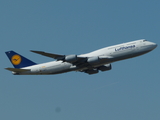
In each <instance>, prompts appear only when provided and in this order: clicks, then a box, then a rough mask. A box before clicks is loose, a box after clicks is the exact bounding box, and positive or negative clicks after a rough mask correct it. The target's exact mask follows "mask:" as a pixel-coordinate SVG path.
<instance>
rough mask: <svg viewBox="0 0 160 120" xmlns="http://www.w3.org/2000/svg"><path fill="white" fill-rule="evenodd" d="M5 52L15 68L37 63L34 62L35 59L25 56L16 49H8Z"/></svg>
mask: <svg viewBox="0 0 160 120" xmlns="http://www.w3.org/2000/svg"><path fill="white" fill-rule="evenodd" d="M5 53H6V55H7V56H8V58H9V60H10V61H11V63H12V65H13V66H14V67H15V68H23V67H28V66H32V65H36V63H34V62H33V61H31V60H29V59H27V58H25V57H23V56H22V55H20V54H18V53H16V52H14V51H8V52H5Z"/></svg>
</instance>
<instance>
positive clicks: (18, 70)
mask: <svg viewBox="0 0 160 120" xmlns="http://www.w3.org/2000/svg"><path fill="white" fill-rule="evenodd" d="M5 69H6V70H9V71H13V72H25V71H30V69H19V68H5Z"/></svg>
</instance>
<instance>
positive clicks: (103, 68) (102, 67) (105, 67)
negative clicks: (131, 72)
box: [98, 64, 112, 71]
mask: <svg viewBox="0 0 160 120" xmlns="http://www.w3.org/2000/svg"><path fill="white" fill-rule="evenodd" d="M111 69H112V66H111V64H106V65H103V66H100V67H98V70H101V71H107V70H111Z"/></svg>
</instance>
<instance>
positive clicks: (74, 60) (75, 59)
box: [31, 50, 111, 66]
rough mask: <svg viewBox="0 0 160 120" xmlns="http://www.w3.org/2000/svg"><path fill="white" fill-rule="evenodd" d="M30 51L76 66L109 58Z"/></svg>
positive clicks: (108, 57)
mask: <svg viewBox="0 0 160 120" xmlns="http://www.w3.org/2000/svg"><path fill="white" fill-rule="evenodd" d="M31 52H34V53H37V54H40V55H43V56H46V57H51V58H54V59H57V60H62V61H64V62H69V63H71V64H73V65H76V66H86V65H88V64H90V62H92V61H93V62H94V61H95V60H98V59H100V60H109V59H110V58H111V57H110V56H93V57H87V56H78V55H59V54H52V53H47V52H43V51H35V50H31ZM95 62H97V61H95Z"/></svg>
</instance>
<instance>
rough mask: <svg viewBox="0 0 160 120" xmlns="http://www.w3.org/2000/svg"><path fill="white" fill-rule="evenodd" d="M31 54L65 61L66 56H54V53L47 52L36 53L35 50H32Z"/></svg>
mask: <svg viewBox="0 0 160 120" xmlns="http://www.w3.org/2000/svg"><path fill="white" fill-rule="evenodd" d="M31 52H34V53H37V54H40V55H44V56H46V57H51V58H54V59H57V60H58V59H63V58H64V57H65V55H58V54H52V53H46V52H43V51H34V50H31Z"/></svg>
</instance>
